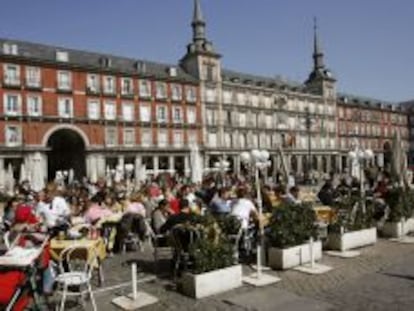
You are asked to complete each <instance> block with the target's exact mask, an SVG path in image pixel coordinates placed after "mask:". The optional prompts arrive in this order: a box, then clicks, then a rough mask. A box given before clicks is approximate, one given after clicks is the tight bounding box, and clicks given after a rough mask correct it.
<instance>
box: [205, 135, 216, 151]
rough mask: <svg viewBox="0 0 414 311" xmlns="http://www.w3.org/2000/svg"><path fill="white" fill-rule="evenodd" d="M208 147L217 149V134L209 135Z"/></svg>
mask: <svg viewBox="0 0 414 311" xmlns="http://www.w3.org/2000/svg"><path fill="white" fill-rule="evenodd" d="M207 140H208V146H209V147H212V148H215V147H217V133H208V137H207Z"/></svg>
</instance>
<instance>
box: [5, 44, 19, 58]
mask: <svg viewBox="0 0 414 311" xmlns="http://www.w3.org/2000/svg"><path fill="white" fill-rule="evenodd" d="M3 53H4V54H7V55H17V54H18V48H17V44H12V43H7V42H5V43H3Z"/></svg>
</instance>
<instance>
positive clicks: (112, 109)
mask: <svg viewBox="0 0 414 311" xmlns="http://www.w3.org/2000/svg"><path fill="white" fill-rule="evenodd" d="M105 119H106V120H115V119H116V106H115V103H114V102H112V101H110V102H105Z"/></svg>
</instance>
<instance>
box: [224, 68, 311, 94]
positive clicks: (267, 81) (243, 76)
mask: <svg viewBox="0 0 414 311" xmlns="http://www.w3.org/2000/svg"><path fill="white" fill-rule="evenodd" d="M222 78H223V81H224V82H235V83H240V84H246V85H254V86H263V87H268V88H280V89H283V88H287V89H291V90H295V91H304V89H305V85H304V84H302V83H299V82H294V81H287V80H285V79H282V78H277V77H275V78H269V77H264V76H258V75H252V74H247V73H242V72H237V71H234V70H228V69H223V70H222Z"/></svg>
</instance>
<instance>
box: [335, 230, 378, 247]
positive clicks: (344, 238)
mask: <svg viewBox="0 0 414 311" xmlns="http://www.w3.org/2000/svg"><path fill="white" fill-rule="evenodd" d="M376 242H377V228H369V229H363V230H357V231H351V232H346V233H344V234H342V235H341V234H338V233H334V234H329V235H328V248H329V249H333V250H339V251H341V252H343V251H347V250H350V249H354V248H358V247H362V246H366V245H371V244H375V243H376Z"/></svg>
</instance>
